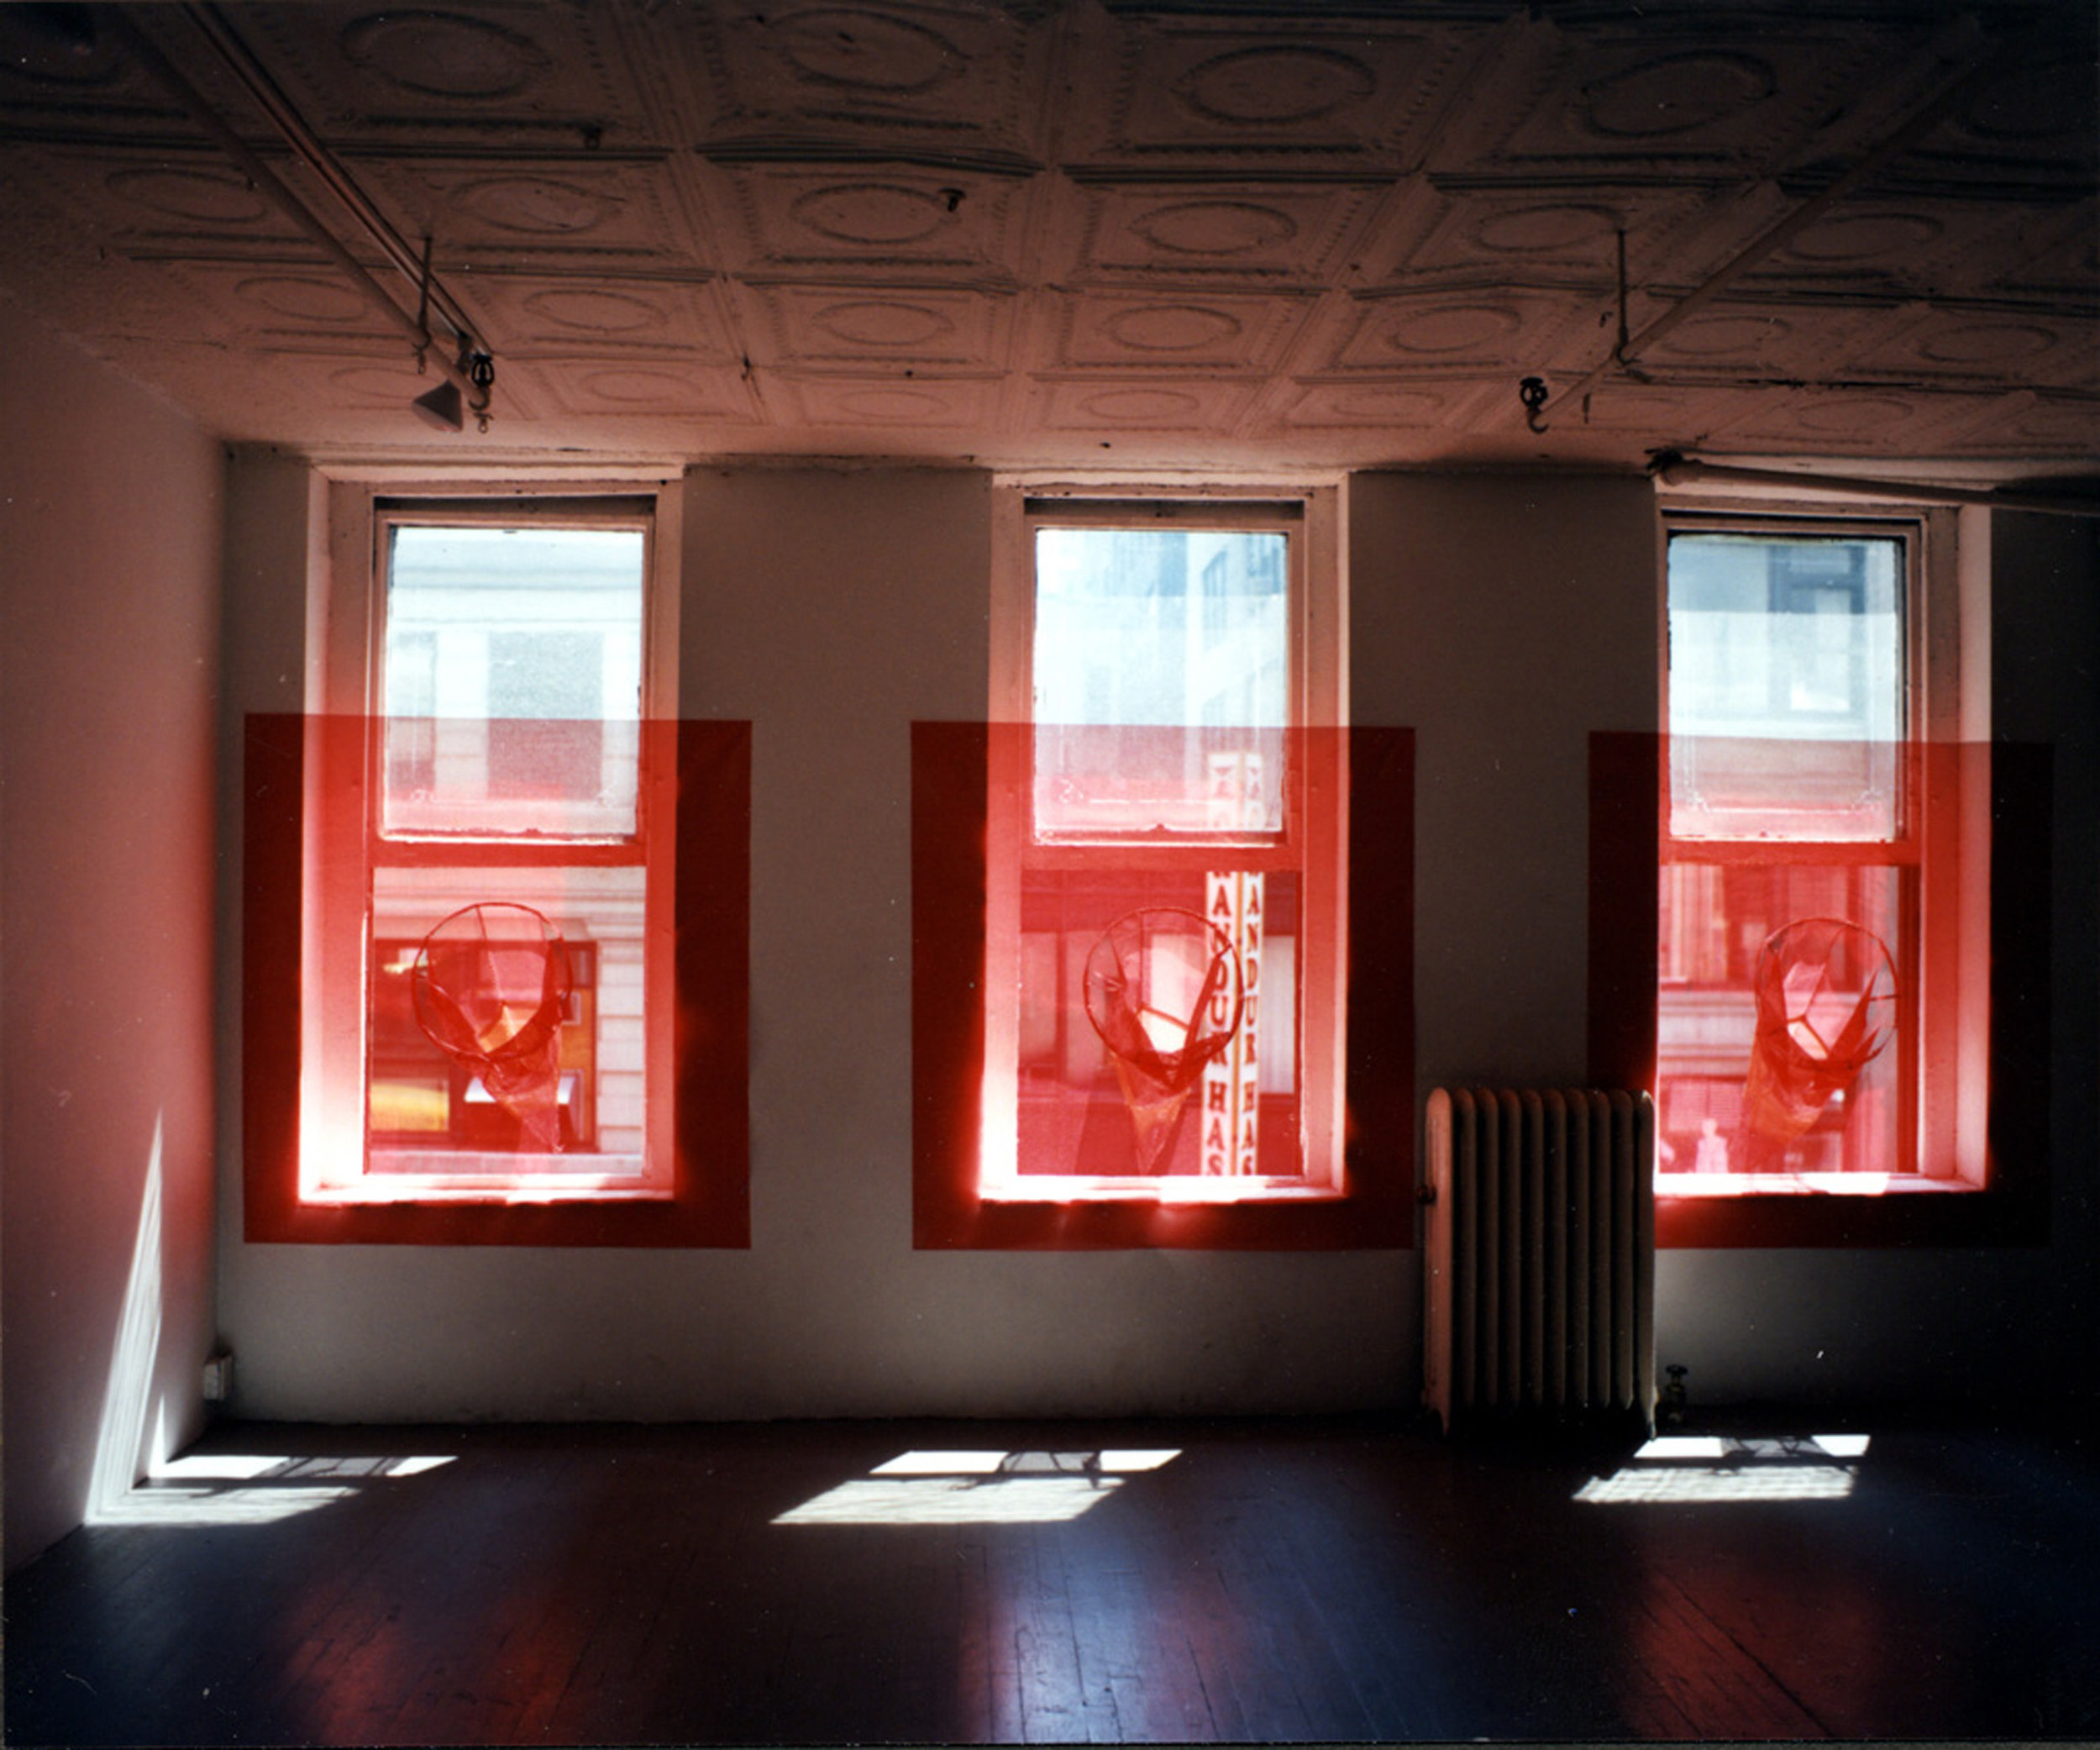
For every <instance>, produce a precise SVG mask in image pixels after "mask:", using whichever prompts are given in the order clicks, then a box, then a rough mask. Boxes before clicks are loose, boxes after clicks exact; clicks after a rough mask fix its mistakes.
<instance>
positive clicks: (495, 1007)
mask: <svg viewBox="0 0 2100 1750" xmlns="http://www.w3.org/2000/svg"><path fill="white" fill-rule="evenodd" d="M570 983H571V980H570V969H569V950H568V947H567V945H566V944H565V943H564V942H563V940H562V936H561V932H560V931H559V930H558V929H556V928H554V925H553V924H552V923H550V922H549V921H548V920H547V919H546V918H545V917H543V916H541V915H540V913H538V912H535V911H534V910H533V908H532V907H530V906H520V905H512V904H509V903H507V902H489V903H485V904H481V905H475V906H467V907H463V908H462V909H460V910H459V911H457V912H454V913H453V914H452V915H451V916H450V917H448V918H446V919H445V920H444V922H441V923H439V924H438V927H437V928H435V929H433V930H432V931H431V933H429V934H428V936H426V937H424V938H423V946H422V947H421V948H420V949H417V953H416V964H415V968H414V970H413V972H412V974H411V976H410V985H409V988H410V991H411V993H412V996H413V998H414V1001H415V1008H416V1020H417V1024H418V1025H420V1026H421V1027H422V1028H423V1032H424V1033H426V1034H427V1035H428V1037H429V1038H430V1041H431V1043H433V1044H434V1045H435V1046H436V1047H437V1048H438V1050H440V1051H442V1052H443V1053H444V1054H445V1056H446V1057H448V1058H449V1059H451V1060H452V1061H453V1062H454V1064H458V1065H459V1067H460V1068H462V1069H465V1070H466V1072H467V1073H468V1074H469V1075H473V1076H476V1077H478V1078H479V1079H480V1083H481V1085H482V1086H483V1087H484V1088H486V1089H487V1090H488V1092H489V1095H490V1097H491V1099H493V1100H494V1101H496V1104H497V1105H498V1106H501V1107H502V1108H503V1110H504V1111H507V1112H509V1113H510V1114H511V1115H512V1117H515V1118H516V1119H517V1121H518V1126H519V1129H520V1133H521V1142H522V1146H524V1147H526V1148H542V1149H547V1150H550V1151H551V1150H555V1149H559V1148H560V1147H561V1143H562V1138H561V1023H562V1016H563V1012H564V1009H565V1008H566V1006H567V1004H568V1001H569V995H570Z"/></svg>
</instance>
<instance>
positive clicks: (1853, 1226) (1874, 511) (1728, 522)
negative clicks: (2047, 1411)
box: [1593, 502, 2033, 1245]
mask: <svg viewBox="0 0 2100 1750" xmlns="http://www.w3.org/2000/svg"><path fill="white" fill-rule="evenodd" d="M1683 533H1742V534H1749V535H1760V536H1771V537H1778V538H1785V537H1788V536H1793V535H1801V536H1803V537H1809V538H1814V537H1817V536H1832V535H1835V536H1839V537H1845V536H1851V537H1856V538H1860V537H1863V538H1869V539H1872V538H1877V537H1889V536H1893V537H1896V538H1898V539H1902V540H1903V543H1904V552H1905V566H1904V591H1905V601H1904V613H1905V640H1906V649H1905V669H1906V673H1905V676H1904V685H1905V708H1906V722H1905V735H1904V739H1903V749H1902V758H1901V761H1900V765H1899V770H1901V771H1902V773H1903V806H1904V808H1905V810H1906V817H1905V818H1903V820H1901V821H1900V822H1899V825H1898V833H1897V834H1896V836H1895V838H1893V839H1891V840H1857V841H1855V840H1845V841H1831V842H1828V843H1824V842H1821V841H1793V842H1783V841H1775V842H1772V843H1758V842H1756V841H1740V840H1729V839H1725V838H1710V839H1704V840H1702V839H1696V838H1693V839H1685V840H1674V839H1673V838H1672V835H1671V831H1670V820H1671V817H1670V807H1671V775H1670V761H1669V758H1668V753H1667V744H1668V731H1667V725H1668V723H1669V721H1670V706H1669V697H1670V696H1669V684H1670V658H1669V651H1668V648H1667V638H1668V632H1667V628H1668V623H1669V599H1670V598H1669V570H1670V559H1669V549H1670V541H1671V539H1672V537H1673V536H1675V535H1677V534H1683ZM1983 533H1984V531H1983V529H1982V527H1981V526H1980V525H1966V524H1964V523H1961V520H1960V518H1957V515H1956V512H1951V511H1943V510H1918V509H1913V508H1910V507H1898V506H1890V507H1878V506H1877V507H1862V508H1861V509H1859V510H1857V511H1849V510H1832V509H1824V508H1822V507H1815V508H1803V507H1798V506H1789V507H1772V506H1767V505H1764V504H1759V505H1756V506H1754V507H1745V506H1743V505H1740V504H1735V503H1729V502H1698V503H1687V504H1682V505H1669V506H1665V507H1662V509H1661V512H1660V516H1659V539H1658V554H1657V589H1658V595H1657V601H1658V606H1659V618H1660V623H1661V626H1662V629H1663V637H1662V639H1660V640H1658V663H1659V693H1658V697H1659V707H1660V713H1661V718H1662V723H1663V725H1664V726H1665V728H1664V731H1663V733H1662V737H1661V739H1660V744H1659V746H1658V749H1657V754H1658V757H1657V758H1656V759H1655V762H1654V767H1653V782H1654V790H1653V792H1652V793H1653V795H1654V796H1655V798H1656V800H1655V802H1654V805H1653V810H1654V812H1653V816H1652V818H1653V819H1654V820H1655V822H1656V826H1655V828H1654V838H1653V843H1654V845H1655V861H1654V863H1653V864H1652V866H1653V867H1654V868H1655V869H1656V870H1657V871H1658V875H1659V872H1660V870H1662V868H1663V867H1664V866H1666V865H1667V864H1670V863H1672V862H1673V861H1674V862H1687V863H1690V862H1698V863H1707V864H1775V865H1777V864H1784V863H1799V862H1804V861H1808V862H1824V863H1830V864H1838V865H1847V866H1858V867H1863V868H1882V867H1893V868H1896V869H1898V870H1900V871H1901V875H1900V879H1901V880H1903V883H1904V884H1905V886H1906V888H1907V890H1908V891H1907V892H1906V893H1905V896H1904V899H1903V921H1904V924H1905V928H1906V929H1907V931H1908V933H1910V936H1911V940H1910V942H1909V943H1908V944H1907V948H1906V955H1905V958H1906V959H1908V960H1909V961H1910V962H1911V963H1912V964H1910V966H1909V968H1908V976H1907V977H1905V978H1903V979H1902V980H1901V985H1902V988H1901V989H1900V991H1899V996H1900V1002H1901V1008H1900V1019H1899V1024H1900V1027H1901V1028H1902V1032H1903V1039H1904V1044H1903V1048H1904V1049H1905V1051H1906V1053H1907V1055H1908V1058H1909V1059H1910V1061H1909V1062H1908V1064H1907V1065H1906V1067H1905V1069H1904V1070H1903V1073H1902V1074H1901V1075H1899V1077H1898V1085H1899V1088H1900V1089H1901V1090H1902V1093H1901V1098H1900V1101H1899V1113H1898V1139H1897V1147H1898V1150H1899V1151H1900V1152H1899V1156H1898V1161H1899V1169H1898V1171H1897V1172H1896V1173H1895V1174H1893V1175H1892V1186H1891V1188H1890V1189H1884V1190H1880V1191H1875V1190H1862V1191H1861V1192H1859V1193H1851V1194H1845V1193H1834V1192H1826V1193H1820V1194H1806V1195H1804V1194H1803V1193H1802V1192H1801V1191H1800V1190H1798V1189H1794V1188H1791V1187H1781V1186H1778V1185H1774V1186H1772V1187H1770V1188H1762V1187H1760V1188H1746V1189H1741V1190H1735V1191H1733V1192H1732V1193H1731V1194H1730V1195H1727V1196H1698V1195H1694V1194H1691V1193H1690V1192H1689V1191H1688V1190H1687V1189H1686V1188H1685V1187H1683V1185H1682V1183H1681V1182H1677V1183H1673V1182H1672V1177H1671V1176H1670V1175H1662V1174H1660V1173H1658V1176H1657V1180H1656V1185H1657V1191H1658V1195H1659V1196H1660V1197H1661V1198H1662V1209H1661V1211H1660V1212H1659V1216H1658V1232H1659V1234H1660V1235H1661V1238H1662V1243H1664V1244H1666V1245H1667V1244H1672V1243H1677V1244H1693V1245H1713V1244H1719V1245H1729V1244H1750V1243H1794V1244H1811V1245H1814V1244H1830V1243H1862V1242H1864V1243H1874V1239H1873V1236H1874V1235H1875V1234H1876V1233H1877V1232H1882V1231H1883V1230H1886V1232H1887V1233H1888V1234H1889V1235H1891V1236H1908V1235H1909V1234H1911V1233H1912V1232H1914V1231H1915V1232H1940V1231H1941V1230H1942V1229H1943V1228H1944V1229H1945V1230H1946V1231H1947V1232H1950V1233H1955V1232H1960V1231H1961V1223H1962V1222H1965V1221H1968V1222H1974V1220H1975V1217H1974V1216H1973V1213H1972V1214H1971V1216H1970V1217H1963V1216H1962V1215H1961V1213H1959V1211H1960V1210H1961V1208H1963V1207H1966V1208H1968V1209H1969V1210H1971V1211H1975V1210H1976V1209H1977V1205H1976V1204H1975V1203H1974V1202H1973V1201H1971V1198H1969V1197H1967V1196H1939V1195H1935V1196H1927V1197H1924V1198H1922V1199H1920V1198H1919V1197H1916V1196H1910V1195H1908V1194H1909V1193H1911V1192H1914V1191H1929V1192H1935V1193H1982V1192H1986V1191H1994V1192H2003V1191H2004V1190H2006V1188H2007V1175H2006V1173H2005V1172H2004V1171H2003V1167H2004V1165H2005V1162H2004V1160H2003V1155H2002V1151H2001V1150H2000V1149H1999V1148H1997V1147H1996V1146H1995V1143H1996V1139H1997V1138H1998V1135H1999V1133H2000V1131H2001V1130H2002V1129H2003V1126H2002V1125H2000V1124H1999V1123H1998V1115H1997V1111H1996V1107H1995V1106H1994V1101H1993V1083H1994V1080H1996V1079H2000V1078H1998V1077H1997V1075H1996V1072H1995V1071H1994V1064H1998V1065H1999V1066H2000V1067H2002V1066H2003V1057H2004V1054H2003V1051H2002V1050H2000V1049H1998V1046H1997V1045H1996V1043H1994V1035H1993V1025H1994V1017H1993V1007H1994V1001H1993V995H1992V993H1993V990H1994V988H1995V987H1996V986H1997V985H1999V984H2000V983H2001V982H2002V980H2003V977H2004V976H2006V975H2008V973H2007V969H2008V968H2009V967H2011V966H2013V964H2014V962H2013V959H2009V958H2006V957H2000V958H2001V959H2003V962H2004V964H2003V965H2000V964H1994V962H1993V957H1992V914H1993V911H1994V904H1995V902H1994V898H1993V868H1994V863H1995V862H1997V861H1998V860H1999V859H2000V858H2001V857H2002V854H2003V853H2002V847H2001V846H2000V845H1999V841H2000V840H2001V839H2002V838H2003V837H2004V835H2003V833H2001V832H2000V831H1999V825H2000V824H2002V823H1996V822H1994V821H1993V810H1992V794H1993V776H1992V757H1991V755H1992V749H1991V748H1990V746H1989V734H1990V728H1989V698H1988V686H1987V673H1986V672H1985V669H1984V660H1985V659H1984V658H1983V657H1982V655H1981V654H1979V653H1980V651H1987V648H1988V645H1987V628H1988V618H1987V616H1988V611H1989V607H1988V576H1987V570H1982V567H1981V563H1980V561H1979V560H1978V559H1977V557H1976V556H1975V555H1976V549H1978V548H1981V547H1982V546H1983V545H1984V544H1985V543H1984V540H1983ZM1965 650H1966V653H1967V660H1966V664H1965V660H1964V654H1965ZM1595 757H1596V754H1595V750H1594V749H1593V759H1594V758H1595ZM1613 757H1614V758H1615V759H1622V760H1623V759H1624V755H1623V754H1614V756H1613ZM1999 763H2001V764H2006V765H2008V769H2009V768H2011V767H2016V766H2018V765H2019V761H2018V759H2017V755H2016V754H2015V755H2013V756H2003V755H2002V756H2001V759H2000V762H1999ZM1593 775H1594V768H1593ZM2008 775H2009V779H2010V781H2012V782H2014V783H2024V778H2023V777H2022V775H2020V773H2019V771H2017V770H2008ZM1594 849H1595V847H1594V845H1593V850H1594ZM1994 852H1995V853H1996V854H1994ZM2014 879H2017V877H2014ZM1598 880H1609V876H1607V875H1605V874H1604V869H1603V867H1602V866H1601V865H1597V864H1593V881H1598ZM1998 886H2000V887H2001V888H2008V882H2007V881H2006V880H2000V881H1999V883H1998ZM2008 891H2009V889H2008ZM1594 907H1595V900H1594V897H1593V908H1594ZM1654 916H1655V914H1654V913H1653V912H1650V913H1649V917H1650V919H1651V925H1650V936H1651V939H1652V938H1653V933H1654V932H1653V918H1654ZM1596 922H1597V912H1596V911H1595V909H1593V930H1594V928H1596ZM1596 952H1597V946H1596V943H1595V940H1594V938H1593V955H1594V954H1595V953H1596ZM1653 952H1654V950H1653V949H1651V950H1650V954H1651V956H1652V954H1653ZM1650 964H1651V965H1653V964H1654V962H1653V959H1652V958H1651V961H1650ZM1658 970H1659V969H1658ZM1595 979H1596V970H1595V968H1594V966H1593V988H1594V986H1595ZM1653 988H1654V990H1655V991H1656V998H1655V999H1654V1000H1655V1001H1656V1003H1657V1005H1658V1008H1659V1003H1660V999H1661V994H1662V985H1661V982H1660V980H1659V978H1657V979H1656V980H1654V982H1653ZM1607 1031H1609V1028H1608V1029H1607ZM1654 1037H1655V1036H1654V1035H1653V1034H1651V1041H1652V1040H1653V1039H1654ZM1593 1048H1594V1047H1593ZM1650 1049H1651V1050H1652V1049H1653V1045H1652V1043H1651V1047H1650ZM1658 1067H1659V1066H1658ZM2018 1176H2019V1175H2018V1173H2017V1171H2015V1173H2014V1174H2013V1177H2015V1178H2017V1177H2018ZM1892 1191H1893V1194H1892ZM1993 1201H2008V1200H2005V1199H2003V1198H2000V1199H1997V1200H1993ZM2021 1201H2022V1211H2021V1213H2020V1214H2019V1217H2017V1219H2016V1221H2015V1222H2014V1223H2013V1227H2020V1226H2022V1225H2023V1224H2024V1223H2025V1222H2026V1221H2027V1210H2026V1206H2028V1205H2030V1204H2031V1203H2032V1201H2033V1200H2032V1199H2031V1197H2029V1198H2024V1199H2022V1200H2021ZM1923 1204H1933V1205H1939V1206H1940V1209H1939V1210H1938V1211H1929V1210H1927V1209H1924V1208H1923V1207H1921V1205H1923ZM1898 1206H1905V1207H1902V1208H1900V1209H1899V1208H1898ZM2008 1207H2009V1203H2008ZM1984 1225H1985V1226H1987V1227H1991V1228H1992V1230H1995V1229H1996V1228H1997V1227H2005V1226H2006V1225H2007V1224H2006V1223H2005V1222H2003V1221H1993V1222H1990V1223H1987V1224H1984ZM1976 1231H1977V1232H1982V1227H1977V1230H1976ZM2009 1231H2012V1229H2011V1228H2008V1232H2009Z"/></svg>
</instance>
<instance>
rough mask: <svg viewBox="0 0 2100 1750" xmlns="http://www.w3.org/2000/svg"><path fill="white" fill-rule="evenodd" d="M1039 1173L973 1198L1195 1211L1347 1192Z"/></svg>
mask: <svg viewBox="0 0 2100 1750" xmlns="http://www.w3.org/2000/svg"><path fill="white" fill-rule="evenodd" d="M1050 1176H1051V1175H1042V1178H1039V1179H1037V1180H1036V1181H1035V1182H1034V1183H1032V1184H1031V1183H1029V1182H1027V1181H1026V1180H1021V1181H1016V1180H1006V1181H1005V1182H1004V1183H1002V1184H999V1185H985V1186H984V1187H983V1188H982V1189H981V1190H979V1193H978V1195H979V1196H980V1197H981V1198H982V1199H983V1200H984V1201H985V1202H987V1203H998V1204H1007V1205H1012V1206H1018V1207H1021V1208H1042V1207H1044V1206H1051V1207H1057V1206H1063V1205H1068V1204H1082V1203H1097V1204H1145V1205H1152V1204H1159V1205H1163V1206H1173V1205H1176V1204H1188V1205H1191V1206H1201V1207H1216V1206H1227V1207H1230V1206H1235V1205H1246V1204H1290V1205H1302V1204H1320V1203H1339V1202H1341V1201H1345V1199H1346V1198H1347V1193H1346V1192H1344V1191H1341V1190H1336V1189H1335V1188H1334V1187H1332V1186H1331V1185H1306V1184H1304V1183H1302V1182H1300V1181H1298V1180H1258V1179H1257V1180H1243V1179H1188V1178H1184V1179H1179V1180H1163V1181H1158V1182H1153V1181H1147V1182H1145V1183H1142V1184H1140V1183H1120V1182H1117V1181H1114V1180H1109V1181H1102V1180H1088V1181H1084V1182H1082V1183H1079V1184H1076V1185H1074V1184H1053V1183H1049V1182H1047V1180H1049V1179H1050Z"/></svg>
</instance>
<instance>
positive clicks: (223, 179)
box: [6, 145, 305, 254]
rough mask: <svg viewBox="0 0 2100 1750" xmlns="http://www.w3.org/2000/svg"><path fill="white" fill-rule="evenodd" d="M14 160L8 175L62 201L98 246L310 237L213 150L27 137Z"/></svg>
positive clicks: (209, 246) (152, 247) (283, 244)
mask: <svg viewBox="0 0 2100 1750" xmlns="http://www.w3.org/2000/svg"><path fill="white" fill-rule="evenodd" d="M6 175H7V177H8V180H10V181H14V180H16V179H19V181H20V186H21V187H23V188H24V190H25V191H36V192H41V193H42V195H43V197H44V198H45V202H46V203H47V204H49V203H58V204H62V205H63V207H64V208H66V209H67V210H68V211H69V213H70V214H71V218H72V219H73V222H74V223H76V225H78V226H79V228H80V230H81V234H83V235H84V236H86V237H88V238H92V239H93V241H94V243H95V244H96V245H97V246H99V247H104V248H113V249H121V250H125V251H126V252H128V253H131V252H138V251H150V252H152V253H155V254H165V253H168V252H169V251H171V250H182V251H198V250H214V249H218V250H223V249H226V248H229V247H239V246H241V245H248V246H251V247H255V248H258V249H265V250H276V251H280V252H281V251H282V250H285V249H286V248H287V247H291V248H297V247H298V246H300V245H301V244H303V243H304V242H305V239H304V238H303V237H302V235H301V234H300V232H299V230H298V228H297V226H296V225H294V224H293V223H291V221H290V220H288V219H286V218H285V216H284V215H283V214H282V213H281V212H279V211H278V209H277V208H275V207H274V206H272V205H271V204H270V200H269V198H268V197H266V196H265V195H264V194H262V193H261V192H259V191H258V190H257V189H256V188H255V187H254V186H253V185H252V184H251V183H250V182H249V180H248V178H247V177H246V176H244V175H243V174H242V172H241V171H240V170H239V168H238V167H237V166H233V165H229V164H228V163H227V161H226V160H224V159H223V158H222V157H219V156H218V155H215V154H213V153H211V152H209V151H204V150H181V151H165V150H142V149H139V148H137V147H134V146H113V147H108V148H103V149H100V150H97V149H92V148H89V147H86V146H79V145H69V146H50V147H45V146H39V145H24V146H20V147H17V148H15V149H14V150H13V151H11V152H10V153H9V154H8V167H7V171H6Z"/></svg>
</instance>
